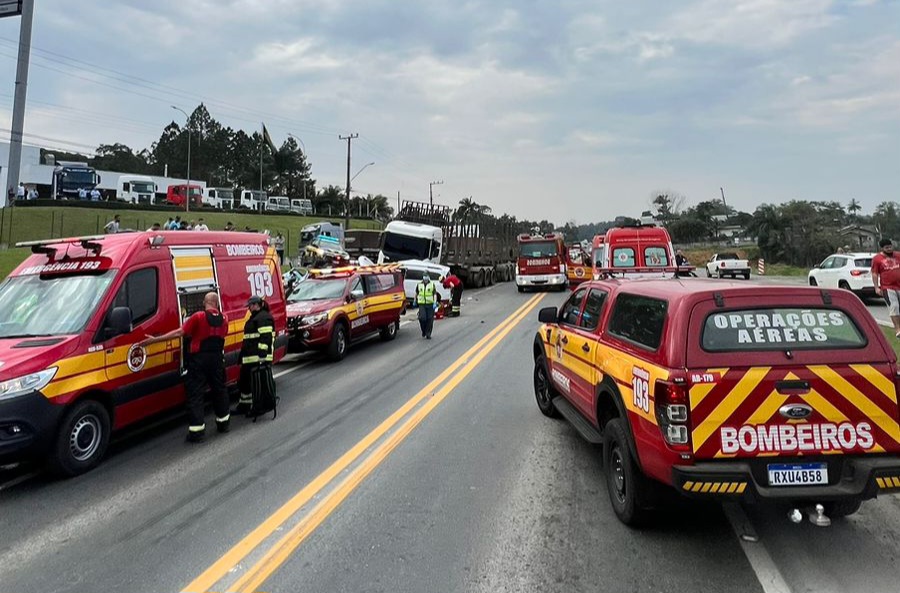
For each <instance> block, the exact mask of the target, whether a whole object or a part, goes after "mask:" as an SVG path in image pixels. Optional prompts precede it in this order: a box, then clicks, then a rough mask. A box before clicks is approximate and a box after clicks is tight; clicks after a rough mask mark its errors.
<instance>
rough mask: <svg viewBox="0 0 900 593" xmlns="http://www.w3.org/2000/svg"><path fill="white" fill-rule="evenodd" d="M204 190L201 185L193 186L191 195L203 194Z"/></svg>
mask: <svg viewBox="0 0 900 593" xmlns="http://www.w3.org/2000/svg"><path fill="white" fill-rule="evenodd" d="M202 195H203V190H201V189H200V188H199V187H191V196H202Z"/></svg>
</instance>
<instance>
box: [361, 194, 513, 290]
mask: <svg viewBox="0 0 900 593" xmlns="http://www.w3.org/2000/svg"><path fill="white" fill-rule="evenodd" d="M378 257H379V260H380V261H382V262H386V261H390V262H402V261H406V260H420V261H424V262H431V263H435V264H443V265H445V266H447V267H449V268H450V270H451V272H453V274H455V275H456V276H458V277H459V278H460V279H461V280H462V281H463V282H464V283H465V285H466V286H467V287H470V288H480V287H482V286H489V285H491V284H493V283H494V282H508V281H510V280H512V279H513V277H514V276H515V269H516V266H515V261H516V229H515V228H514V225H513V224H512V223H509V222H504V221H500V220H498V219H497V218H495V217H493V216H491V215H489V214H473V215H467V216H464V217H459V216H454V213H453V210H452V209H451V208H449V207H448V206H442V205H439V204H430V203H426V202H414V201H405V202H403V205H402V207H401V208H400V211H399V212H398V214H397V216H396V218H395V219H394V220H392V221H391V222H389V223H388V224H387V226H386V227H385V229H384V233H382V240H381V251H380V252H379V255H378Z"/></svg>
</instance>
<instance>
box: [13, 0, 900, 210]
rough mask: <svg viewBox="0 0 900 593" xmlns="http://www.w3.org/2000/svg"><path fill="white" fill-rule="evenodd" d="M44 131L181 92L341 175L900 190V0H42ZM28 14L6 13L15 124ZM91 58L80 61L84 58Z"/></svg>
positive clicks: (392, 192)
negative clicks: (295, 140) (19, 54)
mask: <svg viewBox="0 0 900 593" xmlns="http://www.w3.org/2000/svg"><path fill="white" fill-rule="evenodd" d="M36 4H37V6H36V13H35V22H34V35H33V48H34V49H33V53H32V62H31V64H32V66H31V75H30V84H29V93H28V99H29V106H28V113H27V117H26V133H27V134H30V135H31V136H26V140H29V141H31V142H34V143H39V144H43V145H46V146H52V147H56V148H82V149H85V148H87V147H91V146H96V145H97V144H100V143H112V142H124V143H126V144H128V145H130V146H132V147H136V148H143V147H148V146H149V145H150V144H151V143H152V142H153V141H154V140H155V139H156V138H158V137H159V134H160V132H161V129H162V128H163V126H165V125H166V124H167V123H168V122H170V121H171V120H172V119H173V115H174V116H175V117H178V118H181V116H180V115H179V114H176V113H174V112H173V111H172V109H171V108H170V105H172V104H175V105H178V106H180V107H182V108H184V109H186V110H187V109H192V108H193V107H195V106H196V105H197V104H198V103H199V102H200V101H204V102H205V103H206V104H207V105H208V107H209V109H210V111H211V112H212V114H213V116H214V117H216V118H217V119H219V120H220V121H222V122H224V123H226V124H228V125H231V126H235V127H243V128H244V129H248V130H252V129H258V127H259V125H260V122H262V121H265V123H266V125H267V127H268V128H269V129H270V131H271V133H272V135H273V136H274V138H275V141H276V142H277V143H280V142H281V141H282V140H283V139H284V138H285V137H286V134H287V133H288V132H290V133H293V134H294V135H296V136H298V137H300V138H301V140H302V141H303V143H304V144H305V146H306V149H307V152H308V155H309V159H310V161H311V163H312V166H313V176H314V177H315V178H316V179H317V180H318V183H319V186H320V187H321V186H323V185H326V184H328V183H335V184H343V179H344V177H345V170H346V160H345V159H346V152H345V151H346V142H341V141H340V140H338V135H339V134H346V133H348V132H354V133H359V135H360V137H359V139H358V140H356V141H354V143H353V166H352V170H353V172H355V171H356V170H358V169H359V168H361V167H362V166H363V165H365V164H366V163H368V162H372V161H374V162H375V163H376V164H375V166H372V167H369V168H367V169H366V171H365V172H364V173H363V174H361V175H360V176H359V177H358V178H357V179H356V181H355V182H354V189H358V190H360V191H365V192H372V193H383V194H386V195H389V196H394V197H395V196H396V195H397V192H400V195H401V197H403V198H409V199H423V198H424V199H427V197H428V186H429V182H430V181H435V180H443V181H444V184H443V185H440V186H436V187H435V188H434V191H435V201H437V202H441V203H446V204H455V203H456V202H457V201H458V200H460V199H461V198H464V197H468V196H470V195H471V196H473V198H474V199H475V200H476V201H477V202H479V203H485V204H488V205H490V206H491V207H493V209H494V210H495V211H496V212H509V213H512V214H516V215H518V216H520V217H527V218H535V219H541V218H547V219H549V220H552V221H555V222H558V223H562V222H565V221H568V220H576V221H578V222H590V221H597V220H606V219H610V218H612V217H614V216H616V215H622V214H624V215H636V214H638V213H639V212H640V211H641V210H643V209H645V208H646V207H647V203H648V201H649V197H650V196H651V195H652V194H653V193H654V192H655V191H658V190H672V191H677V192H680V193H682V194H684V195H685V196H686V197H687V202H688V203H689V204H691V203H696V202H698V201H701V200H708V199H715V198H717V197H718V196H719V188H720V187H724V188H725V194H726V198H727V200H728V203H729V205H733V206H736V207H738V208H740V209H742V210H748V211H752V210H753V209H754V208H755V207H756V206H757V205H758V204H760V203H762V202H782V201H786V200H790V199H794V198H801V199H828V200H839V201H841V202H844V203H846V202H847V201H848V200H849V199H850V198H856V199H858V200H860V201H861V202H862V204H863V206H864V207H865V210H866V211H870V210H871V209H872V208H873V207H874V206H875V205H876V204H877V203H879V202H881V201H884V200H900V192H898V187H900V1H898V0H840V1H837V0H834V1H832V0H678V1H675V0H672V1H669V0H658V1H654V2H649V1H640V0H631V1H623V0H616V1H607V0H556V1H550V0H516V1H513V0H492V1H490V2H488V1H478V0H457V1H453V2H434V1H428V0H419V1H416V2H413V1H408V0H366V1H365V2H363V1H357V2H349V1H341V0H216V1H213V0H153V1H151V0H116V1H114V2H113V1H111V0H77V1H74V0H37V2H36ZM18 27H19V19H17V18H7V19H2V20H0V81H3V85H0V128H3V131H2V132H0V134H3V135H7V136H8V131H6V130H8V128H9V120H10V112H11V109H12V94H13V81H14V79H15V47H16V46H15V44H16V41H17V39H18ZM73 60H74V61H73Z"/></svg>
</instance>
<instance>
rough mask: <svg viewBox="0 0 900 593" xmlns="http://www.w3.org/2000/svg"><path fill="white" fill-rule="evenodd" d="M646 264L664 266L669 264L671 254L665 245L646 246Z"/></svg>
mask: <svg viewBox="0 0 900 593" xmlns="http://www.w3.org/2000/svg"><path fill="white" fill-rule="evenodd" d="M644 265H646V266H662V267H666V266H668V265H669V254H668V253H667V252H666V248H665V247H645V248H644Z"/></svg>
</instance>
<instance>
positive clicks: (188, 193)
mask: <svg viewBox="0 0 900 593" xmlns="http://www.w3.org/2000/svg"><path fill="white" fill-rule="evenodd" d="M172 109H174V110H175V111H180V112H181V113H183V114H184V126H185V127H186V128H187V133H188V151H187V152H188V154H187V159H188V160H187V189H186V190H185V194H184V211H185V212H190V211H191V121H190V120H191V118H190V117H189V116H188V114H187V111H185V110H184V109H182V108H180V107H175V106H174V105H172Z"/></svg>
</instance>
